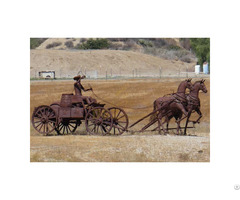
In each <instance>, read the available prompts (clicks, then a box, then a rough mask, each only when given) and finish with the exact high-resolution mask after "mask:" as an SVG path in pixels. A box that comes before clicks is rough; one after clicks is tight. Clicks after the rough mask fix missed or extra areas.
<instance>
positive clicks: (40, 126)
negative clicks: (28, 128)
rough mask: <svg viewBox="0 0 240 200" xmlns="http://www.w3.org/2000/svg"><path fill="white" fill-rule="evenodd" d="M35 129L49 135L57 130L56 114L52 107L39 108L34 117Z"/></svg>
mask: <svg viewBox="0 0 240 200" xmlns="http://www.w3.org/2000/svg"><path fill="white" fill-rule="evenodd" d="M32 125H33V127H34V128H35V129H36V130H37V131H38V132H39V133H42V134H49V133H51V132H52V131H53V130H54V129H55V128H56V113H55V111H54V110H53V109H52V108H51V107H50V106H39V107H38V108H36V109H35V110H34V112H33V115H32Z"/></svg>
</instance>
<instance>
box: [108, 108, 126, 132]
mask: <svg viewBox="0 0 240 200" xmlns="http://www.w3.org/2000/svg"><path fill="white" fill-rule="evenodd" d="M108 110H109V111H110V112H111V114H112V117H113V127H112V130H111V132H110V133H111V134H112V135H122V134H123V133H124V132H125V131H126V130H127V128H128V116H127V114H126V112H125V111H124V110H123V109H121V108H117V107H112V108H109V109H108Z"/></svg>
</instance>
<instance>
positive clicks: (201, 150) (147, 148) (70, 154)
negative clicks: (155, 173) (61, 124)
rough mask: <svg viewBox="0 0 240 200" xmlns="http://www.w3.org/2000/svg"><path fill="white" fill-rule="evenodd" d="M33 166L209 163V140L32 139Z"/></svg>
mask: <svg viewBox="0 0 240 200" xmlns="http://www.w3.org/2000/svg"><path fill="white" fill-rule="evenodd" d="M30 153H31V161H32V162H38V161H40V162H45V161H47V162H49V161H50V162H55V161H60V162H61V161H63V162H65V161H76V162H144V161H145V162H209V161H210V160H209V159H210V138H209V137H194V136H173V135H167V136H162V135H141V136H140V135H127V136H120V137H111V136H105V137H103V136H88V135H69V136H52V137H46V136H31V149H30Z"/></svg>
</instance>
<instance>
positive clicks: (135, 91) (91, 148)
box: [30, 79, 210, 162]
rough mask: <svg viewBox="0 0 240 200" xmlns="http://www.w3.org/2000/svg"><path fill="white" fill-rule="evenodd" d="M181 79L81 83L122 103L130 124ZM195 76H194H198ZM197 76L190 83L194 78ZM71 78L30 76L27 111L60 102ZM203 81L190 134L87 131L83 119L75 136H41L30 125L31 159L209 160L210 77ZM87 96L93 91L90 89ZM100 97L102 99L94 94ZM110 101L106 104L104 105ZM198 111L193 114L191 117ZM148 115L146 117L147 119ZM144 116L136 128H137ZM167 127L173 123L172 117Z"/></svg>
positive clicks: (108, 99) (111, 100)
mask: <svg viewBox="0 0 240 200" xmlns="http://www.w3.org/2000/svg"><path fill="white" fill-rule="evenodd" d="M182 80H183V79H161V80H158V79H141V80H108V81H105V80H97V81H94V80H83V81H82V83H83V85H84V86H85V88H88V87H89V85H91V86H92V88H93V90H94V92H95V93H96V94H97V95H98V96H99V97H101V98H102V99H104V100H106V101H108V102H111V103H112V104H114V105H117V106H119V107H122V108H124V110H125V111H126V113H127V114H128V117H129V121H130V124H132V123H133V122H134V121H136V120H138V119H140V118H141V117H143V116H144V115H146V114H147V113H149V112H151V111H152V109H153V106H152V104H153V101H154V100H155V99H156V98H158V97H161V96H163V95H165V94H169V93H172V92H176V90H177V87H178V85H179V83H180V82H181V81H182ZM196 80H197V79H196ZM196 80H195V79H193V80H192V82H194V81H196ZM73 83H74V81H32V82H31V83H30V89H31V95H30V98H31V99H30V103H31V105H30V112H31V113H30V115H32V112H33V109H34V107H37V106H39V105H50V104H51V103H52V102H55V101H59V100H60V98H61V94H62V93H72V92H73ZM205 85H206V87H207V89H208V93H207V94H204V93H201V92H200V95H199V96H200V99H201V111H202V113H203V117H202V119H201V123H200V124H198V125H196V128H195V129H189V131H188V136H176V135H175V134H174V133H175V130H172V131H170V134H169V135H167V136H164V135H158V133H157V132H144V133H141V134H140V133H137V132H135V133H130V132H128V133H124V134H123V135H122V136H118V137H113V136H89V135H87V134H86V131H85V127H84V124H82V125H81V126H80V127H79V128H78V129H77V131H76V133H75V134H74V135H68V136H56V135H54V134H55V133H53V136H42V135H41V134H39V133H37V132H36V131H35V130H34V129H33V127H32V126H31V127H30V134H31V135H30V148H31V149H30V160H31V161H32V162H37V161H40V162H42V161H43V162H44V161H84V162H89V161H90V162H91V161H97V162H102V161H105V162H109V161H112V162H121V161H123V162H142V161H146V162H148V161H149V162H209V161H210V133H209V130H210V80H209V79H207V80H206V82H205ZM84 95H85V96H92V97H93V98H95V97H94V95H93V94H92V93H91V92H90V91H89V92H86V93H84ZM98 102H101V103H104V102H103V100H101V99H98ZM111 106H112V105H109V104H106V107H111ZM196 117H197V115H196V114H193V116H192V119H194V118H196ZM147 120H148V119H147ZM145 123H146V121H145V122H144V121H143V122H141V123H140V124H139V125H137V126H136V127H134V128H133V129H131V130H133V131H136V130H139V129H140V128H141V127H142V126H144V124H145ZM170 127H175V123H174V120H172V123H171V124H170Z"/></svg>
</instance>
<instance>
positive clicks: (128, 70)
mask: <svg viewBox="0 0 240 200" xmlns="http://www.w3.org/2000/svg"><path fill="white" fill-rule="evenodd" d="M30 62H31V63H30V64H31V67H30V75H31V77H38V72H39V71H44V70H54V71H55V72H56V77H73V76H74V75H76V74H77V73H78V72H79V71H82V72H86V71H97V73H98V77H101V76H105V75H106V71H107V73H108V75H110V74H111V75H113V76H132V74H133V70H134V73H135V74H141V75H150V76H158V75H159V69H160V67H161V73H162V75H169V74H177V73H179V72H180V71H186V69H187V68H188V70H189V71H193V70H194V65H195V63H185V62H182V61H173V60H165V59H162V58H159V57H154V56H150V55H146V54H142V53H138V52H132V51H121V50H83V51H81V50H46V49H37V50H31V51H30Z"/></svg>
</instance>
